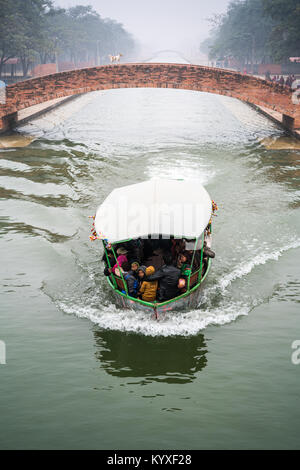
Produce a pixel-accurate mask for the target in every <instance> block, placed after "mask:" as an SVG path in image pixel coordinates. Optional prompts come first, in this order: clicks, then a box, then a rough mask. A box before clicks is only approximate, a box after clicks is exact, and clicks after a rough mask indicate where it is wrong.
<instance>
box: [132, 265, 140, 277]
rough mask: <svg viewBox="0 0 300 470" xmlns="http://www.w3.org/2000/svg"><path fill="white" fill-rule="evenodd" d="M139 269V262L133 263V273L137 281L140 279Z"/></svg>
mask: <svg viewBox="0 0 300 470" xmlns="http://www.w3.org/2000/svg"><path fill="white" fill-rule="evenodd" d="M139 267H140V265H139V262H138V261H133V262H132V263H131V271H132V274H133V275H134V277H135V278H136V279H138V270H139Z"/></svg>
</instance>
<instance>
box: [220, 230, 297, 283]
mask: <svg viewBox="0 0 300 470" xmlns="http://www.w3.org/2000/svg"><path fill="white" fill-rule="evenodd" d="M299 246H300V240H299V239H298V240H293V241H292V242H290V243H289V244H287V245H286V246H284V247H283V248H280V249H278V250H275V251H272V252H269V253H260V254H259V255H256V256H255V257H254V258H252V259H250V260H249V261H246V262H244V263H242V264H240V265H239V266H238V267H237V268H235V269H234V270H233V271H231V272H230V273H229V274H227V275H225V276H224V277H223V278H222V279H220V281H219V283H218V287H220V288H221V289H222V290H223V291H224V290H225V289H226V288H227V287H228V286H229V285H230V284H231V283H232V282H233V281H234V280H236V279H238V278H241V277H244V276H246V275H247V274H250V273H251V271H252V270H253V269H254V268H255V267H256V266H259V265H263V264H266V262H267V261H272V260H273V261H277V260H278V259H279V257H280V256H281V255H282V254H283V253H284V252H285V251H288V250H290V249H292V248H299Z"/></svg>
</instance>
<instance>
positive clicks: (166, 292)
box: [145, 253, 180, 302]
mask: <svg viewBox="0 0 300 470" xmlns="http://www.w3.org/2000/svg"><path fill="white" fill-rule="evenodd" d="M163 260H164V263H165V264H164V265H163V266H162V267H161V268H160V269H159V270H158V271H157V272H156V273H154V274H152V275H151V276H147V278H145V281H159V291H158V300H159V301H160V302H163V301H165V300H169V299H172V298H173V297H176V296H177V295H178V287H177V284H178V279H179V278H180V269H178V268H175V266H174V265H173V259H172V255H171V253H165V254H164V256H163Z"/></svg>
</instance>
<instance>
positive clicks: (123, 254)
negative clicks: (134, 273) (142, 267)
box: [112, 246, 128, 274]
mask: <svg viewBox="0 0 300 470" xmlns="http://www.w3.org/2000/svg"><path fill="white" fill-rule="evenodd" d="M127 253H128V251H127V250H126V249H125V248H124V247H123V246H120V247H119V248H118V249H117V255H119V256H118V257H117V263H116V264H115V265H114V266H113V268H112V272H113V273H114V274H115V271H116V268H119V266H120V267H121V266H122V264H123V263H124V262H125V261H128V259H127V256H126V255H127Z"/></svg>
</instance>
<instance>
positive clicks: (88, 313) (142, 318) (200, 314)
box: [56, 239, 300, 336]
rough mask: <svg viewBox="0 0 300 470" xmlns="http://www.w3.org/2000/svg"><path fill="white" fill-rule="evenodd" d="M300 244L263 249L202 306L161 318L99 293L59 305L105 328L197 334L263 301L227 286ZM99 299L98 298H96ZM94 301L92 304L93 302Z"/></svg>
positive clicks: (207, 292) (207, 293)
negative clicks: (230, 290)
mask: <svg viewBox="0 0 300 470" xmlns="http://www.w3.org/2000/svg"><path fill="white" fill-rule="evenodd" d="M299 246H300V239H295V240H293V241H291V242H290V243H289V244H288V245H286V246H284V247H283V248H281V249H278V250H274V251H273V252H269V253H261V254H259V255H257V256H255V257H254V258H253V259H251V260H250V261H247V262H242V263H241V264H240V265H239V266H237V267H236V268H235V269H234V270H233V271H232V272H230V273H229V274H227V275H225V276H224V277H222V278H221V279H220V280H219V282H217V283H216V284H214V285H213V286H212V287H208V286H207V288H205V290H204V294H203V298H202V306H201V305H200V306H199V308H198V309H194V310H190V311H183V312H167V313H166V314H164V315H163V316H160V318H159V320H158V321H157V320H156V319H155V318H154V316H152V315H151V314H149V313H144V312H137V311H134V310H125V309H120V308H117V307H116V306H115V305H114V304H111V305H103V303H102V305H100V302H101V300H99V307H97V306H95V303H96V305H97V296H96V295H95V296H93V297H92V298H87V299H84V300H83V299H81V300H80V301H78V299H77V300H75V299H74V301H73V302H72V304H71V303H70V299H68V302H66V301H58V302H56V303H57V306H58V307H59V308H60V309H61V310H62V311H63V312H65V313H67V314H71V315H76V316H78V317H80V318H87V319H89V320H90V321H92V322H93V323H95V324H97V325H99V326H100V327H101V328H103V329H108V330H118V331H124V332H133V333H139V334H143V335H146V336H176V335H179V336H193V335H197V334H198V333H199V332H200V331H201V330H203V329H205V328H206V327H208V326H209V325H225V324H227V323H230V322H232V321H234V320H236V319H237V318H238V317H240V316H245V315H248V314H249V312H250V311H251V310H252V309H253V308H254V307H255V306H257V305H258V304H259V303H261V302H263V299H252V300H251V299H250V298H248V299H244V301H243V302H241V301H238V300H236V299H233V298H232V296H231V295H227V294H228V293H226V289H227V288H228V287H229V286H230V285H231V283H232V282H234V281H235V280H237V279H240V278H243V277H245V276H247V275H248V274H250V273H251V272H252V271H253V270H254V269H255V267H257V266H259V265H264V264H266V263H267V262H268V261H272V260H274V261H276V260H278V259H279V257H280V256H281V255H282V254H283V253H284V252H286V251H288V250H290V249H292V248H298V247H299ZM218 290H219V291H221V294H223V297H222V298H221V304H220V303H219V305H218V306H217V307H214V306H213V305H211V302H210V301H211V299H213V298H214V297H213V296H214V292H215V291H218ZM95 301H96V302H95ZM89 303H90V305H89Z"/></svg>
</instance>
